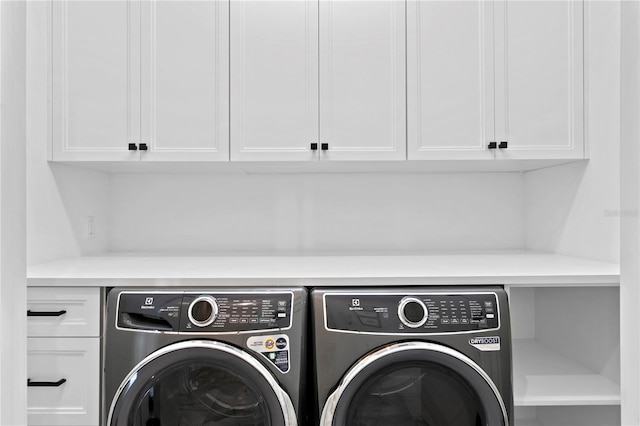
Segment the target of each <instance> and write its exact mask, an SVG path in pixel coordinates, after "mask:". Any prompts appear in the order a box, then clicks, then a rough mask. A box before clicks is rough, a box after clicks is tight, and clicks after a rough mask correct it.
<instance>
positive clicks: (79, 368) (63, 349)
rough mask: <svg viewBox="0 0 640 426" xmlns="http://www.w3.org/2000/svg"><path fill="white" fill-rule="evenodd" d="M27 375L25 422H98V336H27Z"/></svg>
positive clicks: (88, 423)
mask: <svg viewBox="0 0 640 426" xmlns="http://www.w3.org/2000/svg"><path fill="white" fill-rule="evenodd" d="M27 378H28V379H29V380H30V381H31V384H32V385H33V384H34V382H36V383H38V382H40V383H39V384H41V386H29V387H28V388H27V418H28V423H29V425H68V426H72V425H82V426H93V425H98V424H99V421H100V411H99V407H100V339H99V338H53V339H52V338H34V337H31V338H28V339H27ZM62 379H64V380H65V381H64V383H61V384H60V385H59V386H55V385H54V383H56V382H60V381H62ZM42 382H46V383H45V385H44V386H42V385H43V383H42Z"/></svg>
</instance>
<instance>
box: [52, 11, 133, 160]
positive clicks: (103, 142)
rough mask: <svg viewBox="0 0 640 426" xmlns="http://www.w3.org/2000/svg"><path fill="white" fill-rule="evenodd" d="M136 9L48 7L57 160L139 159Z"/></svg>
mask: <svg viewBox="0 0 640 426" xmlns="http://www.w3.org/2000/svg"><path fill="white" fill-rule="evenodd" d="M139 22H140V4H139V3H138V2H135V1H118V2H106V1H104V2H92V1H54V2H52V49H53V50H52V60H53V66H52V73H53V75H52V83H53V88H52V89H53V93H52V95H53V97H52V110H53V114H52V123H51V127H52V129H51V130H52V133H53V146H52V156H53V159H54V160H59V161H67V160H87V161H100V160H103V161H104V160H113V161H126V160H138V159H139V153H138V151H129V149H128V145H129V143H137V142H139V140H140V120H139V117H140V67H139V59H140V57H139V51H140V37H139V29H140V28H139Z"/></svg>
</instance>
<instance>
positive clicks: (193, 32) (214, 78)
mask: <svg viewBox="0 0 640 426" xmlns="http://www.w3.org/2000/svg"><path fill="white" fill-rule="evenodd" d="M141 22H142V29H141V40H142V48H141V52H142V62H141V64H142V76H141V77H142V136H141V142H146V143H147V146H148V150H147V151H143V152H141V159H142V160H154V161H157V160H170V161H188V160H195V161H198V160H200V161H211V160H222V161H226V160H228V159H229V86H228V81H229V59H228V55H229V2H228V1H214V2H210V1H144V2H142V21H141Z"/></svg>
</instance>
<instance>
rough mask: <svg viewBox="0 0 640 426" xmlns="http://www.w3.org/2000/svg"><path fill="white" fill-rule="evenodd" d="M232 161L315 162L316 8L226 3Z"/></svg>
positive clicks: (311, 5) (308, 3)
mask: <svg viewBox="0 0 640 426" xmlns="http://www.w3.org/2000/svg"><path fill="white" fill-rule="evenodd" d="M230 10H231V17H230V22H231V24H230V26H231V27H230V44H231V47H230V51H231V52H230V53H231V64H230V66H231V83H230V84H231V117H230V119H231V159H232V160H249V161H251V160H314V159H316V158H317V156H318V155H317V151H313V150H312V149H311V144H312V143H316V144H317V143H318V2H317V1H232V2H231V4H230Z"/></svg>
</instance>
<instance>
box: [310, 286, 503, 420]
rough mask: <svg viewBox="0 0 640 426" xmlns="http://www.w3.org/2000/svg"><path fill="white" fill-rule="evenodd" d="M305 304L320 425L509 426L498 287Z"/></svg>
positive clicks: (375, 293)
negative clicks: (311, 333) (310, 316)
mask: <svg viewBox="0 0 640 426" xmlns="http://www.w3.org/2000/svg"><path fill="white" fill-rule="evenodd" d="M311 295H312V297H311V308H312V310H313V321H314V324H313V330H314V358H315V373H316V374H315V381H316V384H317V392H318V395H317V398H318V407H317V411H318V412H319V413H320V419H319V423H320V425H321V426H330V425H331V426H365V425H366V426H400V425H401V426H413V425H428V426H513V397H512V378H511V374H512V373H511V368H512V367H511V336H510V324H509V307H508V303H507V296H506V293H505V292H504V290H503V289H502V288H500V287H474V288H463V287H454V288H441V287H432V288H429V287H423V288H417V287H416V288H403V289H400V288H397V289H396V288H392V289H389V288H385V289H372V288H367V289H362V288H359V289H316V290H313V291H312V293H311Z"/></svg>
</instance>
